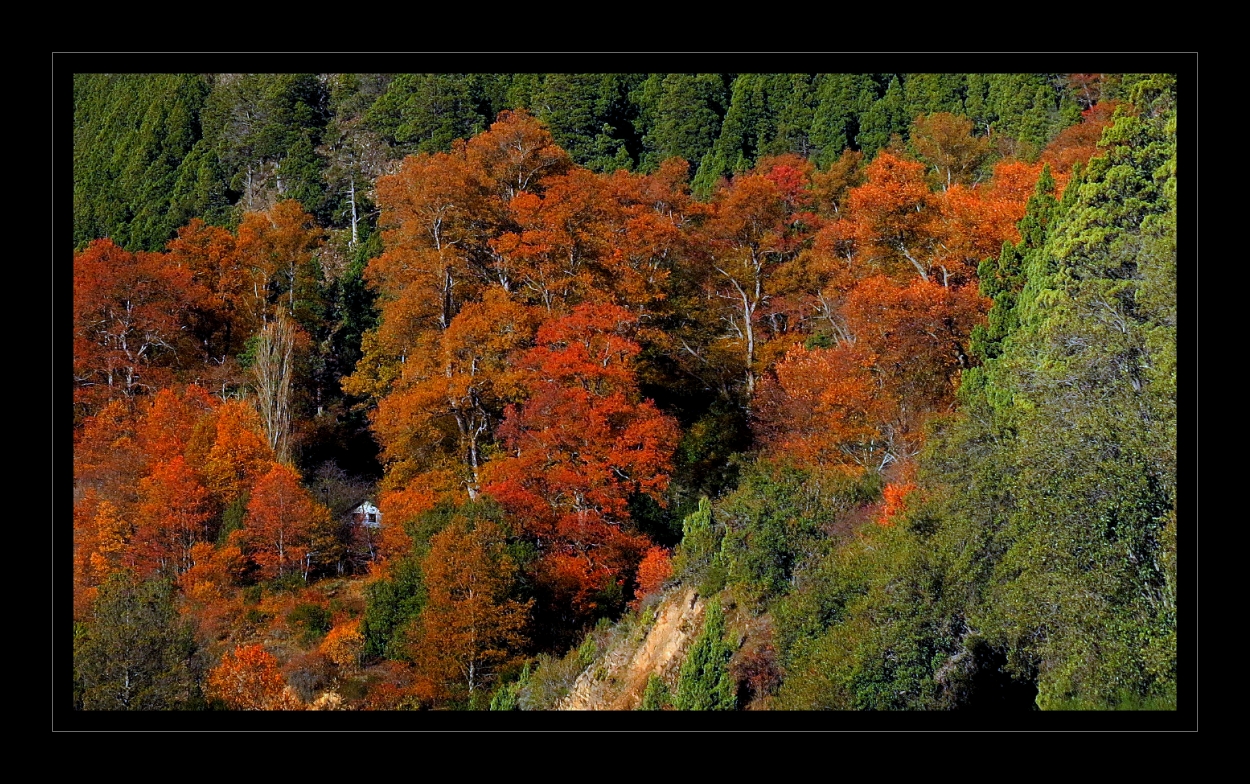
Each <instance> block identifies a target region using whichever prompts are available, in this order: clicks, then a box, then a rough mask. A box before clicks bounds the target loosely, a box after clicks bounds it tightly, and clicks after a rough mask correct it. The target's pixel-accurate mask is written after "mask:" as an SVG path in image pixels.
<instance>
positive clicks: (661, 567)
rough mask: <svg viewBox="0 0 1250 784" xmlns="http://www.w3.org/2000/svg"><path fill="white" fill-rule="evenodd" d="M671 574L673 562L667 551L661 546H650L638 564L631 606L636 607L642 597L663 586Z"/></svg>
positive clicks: (641, 600) (639, 604) (644, 597)
mask: <svg viewBox="0 0 1250 784" xmlns="http://www.w3.org/2000/svg"><path fill="white" fill-rule="evenodd" d="M672 576H673V563H672V558H671V556H670V554H669V551H668V550H667V549H665V548H663V547H652V548H651V549H649V550H647V554H646V555H644V556H643V557H642V562H641V563H639V564H638V576H637V578H636V579H637V582H638V587H637V588H635V589H634V601H633V604H632V607H633V608H634V609H638V607H640V606H641V605H642V602H643V600H644V599H646V598H647V597H648V596H651V595H652V594H654V593H655V592H656V591H658V590H660V589H661V588H663V587H664V583H665V582H666V581H667V580H668V578H670V577H672Z"/></svg>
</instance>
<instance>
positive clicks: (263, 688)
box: [204, 645, 301, 710]
mask: <svg viewBox="0 0 1250 784" xmlns="http://www.w3.org/2000/svg"><path fill="white" fill-rule="evenodd" d="M204 692H205V695H206V696H207V697H208V698H209V699H214V700H221V701H222V702H224V703H225V704H226V706H227V707H229V708H230V709H231V710H296V709H298V708H300V707H301V706H300V703H299V700H298V699H297V698H296V697H295V696H294V694H293V693H291V692H290V691H289V690H288V689H287V686H286V679H284V678H283V677H282V672H281V670H279V668H278V660H277V659H276V658H275V657H274V655H273V654H272V653H270V652H269V651H267V650H265V647H264V646H263V645H240V646H237V647H235V649H234V650H232V651H226V654H225V655H224V656H222V657H221V663H220V664H218V665H217V666H216V667H214V668H213V669H212V670H210V671H209V672H208V676H207V677H206V678H205V680H204Z"/></svg>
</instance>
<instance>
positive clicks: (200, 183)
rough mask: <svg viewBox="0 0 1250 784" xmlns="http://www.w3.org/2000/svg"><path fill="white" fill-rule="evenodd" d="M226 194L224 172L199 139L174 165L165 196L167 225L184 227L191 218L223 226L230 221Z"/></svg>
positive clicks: (202, 140)
mask: <svg viewBox="0 0 1250 784" xmlns="http://www.w3.org/2000/svg"><path fill="white" fill-rule="evenodd" d="M230 206H231V199H230V192H229V190H228V187H227V184H226V176H225V173H224V172H223V171H222V169H221V164H220V163H219V162H218V160H217V154H216V153H214V152H213V151H212V149H211V148H210V147H209V144H208V142H207V141H206V140H204V139H200V140H199V141H198V142H196V143H195V146H194V147H192V148H191V152H190V153H188V154H187V157H185V158H183V159H182V163H180V164H178V170H177V172H175V177H174V184H173V188H172V189H171V191H170V194H169V222H170V223H171V224H173V225H174V226H185V225H186V224H188V223H190V222H191V219H192V218H200V219H201V220H203V221H204V222H205V223H211V224H213V225H216V226H225V225H227V224H228V223H229V221H230Z"/></svg>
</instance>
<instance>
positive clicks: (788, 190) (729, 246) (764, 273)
mask: <svg viewBox="0 0 1250 784" xmlns="http://www.w3.org/2000/svg"><path fill="white" fill-rule="evenodd" d="M770 163H771V164H773V165H771V166H770V165H769V164H770ZM761 166H766V167H768V168H766V169H760V170H757V171H755V172H752V173H749V174H743V175H740V176H738V177H735V178H734V180H733V181H732V183H730V185H729V187H728V188H727V189H725V190H723V191H721V192H720V193H718V196H717V199H716V202H715V204H716V215H715V217H713V218H712V219H711V220H710V221H709V222H708V224H707V235H706V240H707V243H708V253H709V256H710V265H709V267H710V269H709V272H708V276H707V282H706V284H705V285H706V286H707V288H708V290H709V293H710V294H711V296H712V297H715V298H716V300H717V301H718V302H720V304H721V307H720V308H719V309H718V311H717V313H716V318H717V319H718V320H719V321H720V322H721V325H722V329H721V335H722V338H721V339H722V340H724V341H726V342H727V343H728V344H730V345H731V346H732V347H733V350H734V351H735V352H736V353H737V355H738V359H737V362H736V363H735V364H737V366H738V368H739V369H740V370H739V372H740V373H741V374H742V376H741V377H742V379H743V384H744V388H745V391H746V395H747V397H748V399H749V398H750V397H751V396H752V395H753V394H754V391H755V384H756V380H757V379H758V377H759V374H760V368H759V366H758V361H759V355H760V349H761V347H762V345H763V344H764V343H765V342H766V340H767V339H768V338H769V337H770V336H774V335H780V334H783V333H785V332H786V330H787V328H788V326H789V325H788V324H787V320H786V319H785V316H784V314H783V313H782V312H780V311H776V312H774V311H771V310H770V308H769V305H770V302H771V299H772V298H773V297H774V296H776V294H777V293H778V292H777V291H776V289H775V285H774V281H773V277H774V273H775V270H776V268H777V267H778V265H780V264H781V263H782V262H783V261H785V260H787V259H789V258H792V257H793V256H794V255H795V254H797V252H798V251H799V250H800V248H801V247H802V244H803V242H804V241H805V240H806V239H807V236H808V231H807V230H808V228H809V227H810V225H811V224H812V223H814V215H810V214H808V215H807V216H806V217H804V213H803V212H802V211H803V210H804V209H806V208H807V206H808V202H809V199H810V195H809V194H808V193H807V191H806V186H807V184H808V178H809V176H810V166H804V165H801V164H800V163H799V162H797V161H796V160H791V159H780V160H778V161H777V162H775V163H773V162H771V161H765V162H763V163H762V164H761Z"/></svg>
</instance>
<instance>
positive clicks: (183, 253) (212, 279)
mask: <svg viewBox="0 0 1250 784" xmlns="http://www.w3.org/2000/svg"><path fill="white" fill-rule="evenodd" d="M165 259H166V263H167V264H170V265H172V266H174V267H178V268H181V269H186V270H189V271H190V272H191V274H192V275H193V276H194V277H195V279H196V280H197V281H199V282H200V283H201V284H202V285H203V286H204V287H205V288H206V289H207V290H208V296H207V297H206V298H205V300H204V302H203V306H202V309H201V310H200V312H199V313H198V314H197V315H198V323H197V325H196V326H197V328H198V332H199V335H200V337H201V339H202V340H204V341H205V353H206V354H207V358H208V359H210V360H214V361H217V362H225V361H226V358H227V357H229V356H233V355H234V354H237V353H238V352H239V351H240V350H241V349H242V341H243V339H244V338H245V337H246V336H247V330H249V329H250V328H251V326H252V325H251V324H250V323H249V318H248V311H247V310H245V308H246V306H247V303H248V297H249V294H250V292H249V291H248V289H249V288H251V280H250V279H249V277H248V275H247V271H246V269H245V268H244V267H243V259H242V257H241V256H240V255H239V252H238V249H237V247H236V241H235V237H234V235H233V234H231V233H230V232H229V231H227V230H226V229H224V228H222V227H220V226H212V225H209V224H207V223H205V222H204V221H202V220H200V219H199V218H193V219H192V220H191V222H190V223H188V224H187V225H186V226H183V227H181V228H179V229H178V236H176V237H174V238H173V239H172V240H170V241H169V245H168V247H167V252H166V254H165Z"/></svg>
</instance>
